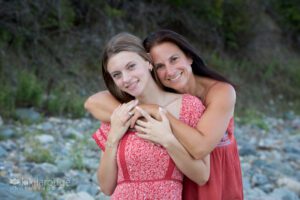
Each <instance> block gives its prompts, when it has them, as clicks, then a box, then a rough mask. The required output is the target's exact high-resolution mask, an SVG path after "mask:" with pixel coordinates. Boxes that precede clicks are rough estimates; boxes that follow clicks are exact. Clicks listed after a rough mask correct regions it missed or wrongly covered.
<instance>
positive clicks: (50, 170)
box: [30, 163, 58, 178]
mask: <svg viewBox="0 0 300 200" xmlns="http://www.w3.org/2000/svg"><path fill="white" fill-rule="evenodd" d="M57 172H58V169H57V167H56V166H55V165H52V164H49V163H42V164H38V165H36V166H35V167H33V168H32V169H31V170H30V173H31V175H32V176H33V177H36V178H48V177H54V176H56V174H57Z"/></svg>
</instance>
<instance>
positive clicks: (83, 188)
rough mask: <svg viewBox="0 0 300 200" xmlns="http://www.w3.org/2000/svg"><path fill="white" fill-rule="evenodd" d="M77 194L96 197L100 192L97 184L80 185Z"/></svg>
mask: <svg viewBox="0 0 300 200" xmlns="http://www.w3.org/2000/svg"><path fill="white" fill-rule="evenodd" d="M76 191H77V192H87V193H89V194H90V195H92V196H96V194H97V193H99V192H100V190H99V186H97V185H96V184H90V183H88V184H86V183H84V184H79V185H78V186H77V188H76Z"/></svg>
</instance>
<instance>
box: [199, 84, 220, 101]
mask: <svg viewBox="0 0 300 200" xmlns="http://www.w3.org/2000/svg"><path fill="white" fill-rule="evenodd" d="M218 83H219V81H216V82H214V83H213V84H211V85H210V86H209V87H208V88H207V90H206V92H205V93H204V98H203V103H204V104H205V101H206V96H207V94H208V92H209V91H210V89H211V88H213V87H214V86H215V85H217V84H218Z"/></svg>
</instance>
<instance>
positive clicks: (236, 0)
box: [222, 0, 252, 51]
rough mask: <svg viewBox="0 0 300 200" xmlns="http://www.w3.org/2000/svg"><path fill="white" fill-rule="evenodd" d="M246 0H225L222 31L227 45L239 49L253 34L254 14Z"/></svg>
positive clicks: (231, 48) (235, 49) (230, 48)
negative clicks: (251, 12) (252, 14)
mask: <svg viewBox="0 0 300 200" xmlns="http://www.w3.org/2000/svg"><path fill="white" fill-rule="evenodd" d="M248 10H249V8H248V5H247V2H245V1H244V0H233V1H224V4H223V20H222V30H223V31H222V32H223V35H224V43H225V47H226V48H227V49H229V50H233V51H237V50H239V49H240V48H241V47H242V46H243V45H245V44H246V43H247V39H249V37H250V35H251V23H252V22H251V20H252V16H251V15H250V13H249V11H248Z"/></svg>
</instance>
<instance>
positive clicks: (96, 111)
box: [84, 90, 120, 122]
mask: <svg viewBox="0 0 300 200" xmlns="http://www.w3.org/2000/svg"><path fill="white" fill-rule="evenodd" d="M119 105H120V102H119V101H118V100H117V99H116V98H114V97H113V96H112V95H111V94H110V93H109V91H107V90H105V91H101V92H98V93H96V94H94V95H92V96H90V97H89V98H88V99H87V100H86V101H85V103H84V107H85V109H86V110H87V111H88V112H89V113H91V114H92V115H93V117H95V118H96V119H98V120H100V121H103V122H110V116H111V114H112V113H113V111H114V110H115V109H116V108H117V107H118V106H119Z"/></svg>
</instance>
